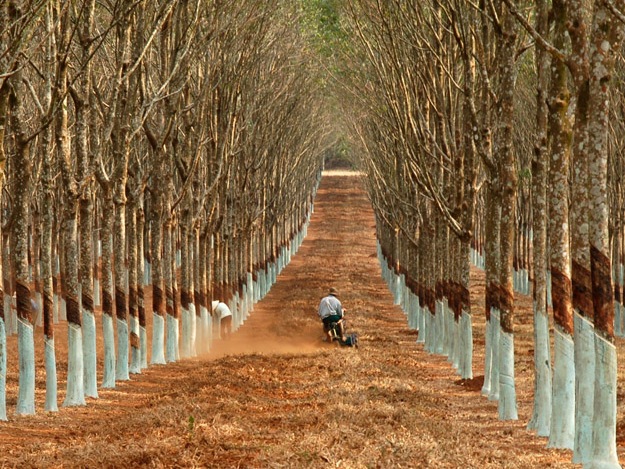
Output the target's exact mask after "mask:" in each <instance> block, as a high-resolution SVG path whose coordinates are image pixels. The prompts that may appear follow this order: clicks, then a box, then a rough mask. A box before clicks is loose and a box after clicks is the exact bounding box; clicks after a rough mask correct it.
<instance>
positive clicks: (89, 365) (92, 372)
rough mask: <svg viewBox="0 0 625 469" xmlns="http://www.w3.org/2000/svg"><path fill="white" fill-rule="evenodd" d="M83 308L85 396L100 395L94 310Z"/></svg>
mask: <svg viewBox="0 0 625 469" xmlns="http://www.w3.org/2000/svg"><path fill="white" fill-rule="evenodd" d="M81 309H82V330H83V343H82V346H83V360H84V370H85V371H84V386H85V396H87V397H94V398H97V397H98V374H97V357H96V325H95V316H94V314H93V313H92V312H90V311H88V310H86V309H84V308H81Z"/></svg>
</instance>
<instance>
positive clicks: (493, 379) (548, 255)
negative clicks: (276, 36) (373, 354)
mask: <svg viewBox="0 0 625 469" xmlns="http://www.w3.org/2000/svg"><path fill="white" fill-rule="evenodd" d="M335 4H336V6H337V7H338V3H337V2H335ZM342 7H343V8H342V10H341V11H342V12H343V17H342V19H343V23H342V26H343V28H344V31H345V34H344V36H343V40H344V41H345V46H344V47H343V48H342V50H343V51H345V60H346V63H347V64H349V65H350V66H351V67H346V68H344V69H341V70H340V72H339V73H337V76H339V78H340V80H339V81H340V84H341V85H342V87H341V90H342V92H343V94H342V96H343V100H342V103H343V104H344V106H345V112H344V113H343V114H344V115H349V116H355V117H356V118H354V119H349V120H346V121H345V123H344V124H345V128H346V132H347V133H348V134H349V135H351V138H352V143H353V145H354V146H355V147H356V148H358V151H359V152H362V154H363V155H365V156H364V158H362V164H363V167H364V169H365V170H366V173H367V184H368V189H369V193H370V197H371V200H372V202H373V205H374V209H375V213H376V219H377V234H378V239H379V243H380V255H381V259H383V262H384V263H385V264H386V263H388V266H387V267H388V269H385V271H386V272H388V273H389V274H388V275H389V279H390V281H392V282H393V285H394V287H393V288H394V291H395V292H396V298H397V301H398V302H401V303H402V304H403V305H404V308H406V309H407V310H409V311H413V310H414V311H418V317H416V319H414V320H412V323H413V325H414V326H415V327H419V336H420V340H424V341H425V343H426V348H427V349H428V350H430V351H431V352H433V353H441V354H446V355H449V356H450V357H451V358H452V361H453V363H454V365H455V366H456V367H457V370H458V373H459V374H460V376H461V377H462V378H465V379H467V378H471V377H472V358H471V355H472V344H473V338H472V335H473V334H472V327H471V317H472V315H473V314H474V313H475V311H473V310H472V307H471V303H470V295H469V288H470V285H469V272H470V258H471V256H470V251H471V247H474V248H477V249H479V250H480V251H481V254H483V256H484V265H485V269H486V279H487V287H486V311H485V314H486V319H487V326H488V327H487V335H486V338H485V339H486V347H487V354H486V361H485V383H484V389H483V393H484V394H486V395H488V396H489V397H490V398H491V399H496V400H498V405H499V417H500V418H501V419H516V418H517V405H516V392H515V384H514V332H515V317H514V285H515V283H514V277H515V274H514V271H515V267H516V268H517V269H518V270H521V271H528V270H529V271H530V272H531V276H532V280H533V289H532V294H533V297H534V305H535V323H534V326H535V339H536V346H535V348H534V350H535V352H534V353H535V366H536V375H535V376H536V381H535V405H534V413H533V416H532V419H531V422H530V423H529V428H531V429H533V430H536V432H537V433H538V434H539V435H543V436H549V446H550V447H559V448H570V449H573V451H574V453H573V460H574V461H575V462H581V463H584V464H585V465H587V466H588V467H619V464H618V458H617V455H616V435H615V433H616V371H617V366H616V363H617V362H616V348H615V346H614V337H615V336H614V317H615V306H614V305H615V295H614V292H615V291H616V292H617V295H616V301H617V303H616V304H617V307H620V301H621V296H620V295H619V294H618V292H619V282H621V284H622V281H621V280H620V278H619V276H620V275H621V274H620V272H621V270H622V269H621V267H620V263H621V262H622V245H623V226H624V225H623V221H624V217H623V200H624V197H623V196H624V195H625V194H624V193H623V190H624V188H623V184H622V177H623V171H622V170H623V162H624V161H625V160H624V156H623V152H622V130H621V127H622V125H623V119H622V117H623V116H622V113H623V103H625V101H624V100H623V94H622V92H621V89H620V88H621V86H622V82H623V80H620V79H618V78H620V77H621V76H622V70H623V65H624V62H623V61H622V60H620V55H619V48H620V41H621V40H622V34H623V24H624V23H623V22H624V20H625V3H623V2H622V1H607V0H596V1H593V0H575V1H562V0H553V1H552V2H547V1H543V0H537V1H535V2H525V1H522V0H493V1H487V0H478V1H475V2H465V1H460V0H428V1H423V2H404V1H401V0H389V1H377V0H346V1H345V2H342ZM615 78H617V79H615ZM530 244H531V249H530ZM515 255H516V259H515ZM530 255H531V262H528V261H529V260H530V259H529V256H530ZM613 267H614V271H613ZM613 274H615V275H613ZM613 277H614V278H615V280H617V281H616V282H615V283H614V284H613ZM548 282H549V286H550V293H551V302H552V305H553V323H554V337H552V338H551V337H550V335H549V322H550V321H549V317H548V316H547V314H548V301H547V291H548V288H547V287H548ZM521 284H523V282H521ZM617 309H620V308H617ZM411 314H412V313H411ZM551 340H553V342H554V357H553V363H552V358H551V353H550V343H551Z"/></svg>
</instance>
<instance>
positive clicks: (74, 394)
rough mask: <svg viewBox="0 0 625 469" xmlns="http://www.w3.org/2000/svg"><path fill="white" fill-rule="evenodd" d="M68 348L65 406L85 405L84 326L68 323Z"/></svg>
mask: <svg viewBox="0 0 625 469" xmlns="http://www.w3.org/2000/svg"><path fill="white" fill-rule="evenodd" d="M67 348H68V350H67V353H68V360H67V363H68V369H67V394H66V396H65V401H64V402H63V407H71V406H83V405H86V403H85V388H84V364H83V356H82V327H80V326H77V325H76V324H72V323H68V334H67Z"/></svg>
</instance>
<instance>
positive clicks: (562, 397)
mask: <svg viewBox="0 0 625 469" xmlns="http://www.w3.org/2000/svg"><path fill="white" fill-rule="evenodd" d="M565 11H566V6H565V4H564V2H561V1H559V0H558V1H554V2H553V13H554V16H555V31H554V45H555V46H556V47H557V48H558V49H559V50H564V47H565V37H566V33H567V32H566V29H565V21H566V15H565ZM567 74H568V70H567V69H566V66H565V64H564V63H563V62H562V61H560V60H558V61H556V62H555V63H554V64H553V65H552V76H551V90H550V95H549V101H548V102H549V108H550V124H549V126H550V132H551V157H550V167H549V238H550V240H549V243H550V252H551V259H550V271H551V294H552V301H553V315H554V334H555V338H554V350H555V352H554V371H553V405H554V408H553V412H552V414H551V434H550V435H549V447H552V448H567V449H573V445H574V436H575V387H574V383H575V367H574V356H573V353H574V351H573V348H574V346H573V309H572V287H571V268H570V248H569V199H568V197H569V194H568V192H569V182H568V174H569V161H570V151H571V128H570V123H569V119H568V116H567V112H568V108H569V99H570V96H569V90H568V80H567Z"/></svg>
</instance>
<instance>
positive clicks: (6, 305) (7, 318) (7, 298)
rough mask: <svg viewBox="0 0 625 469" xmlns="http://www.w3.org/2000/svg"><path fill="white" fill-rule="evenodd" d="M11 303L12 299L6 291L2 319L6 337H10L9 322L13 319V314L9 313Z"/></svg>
mask: <svg viewBox="0 0 625 469" xmlns="http://www.w3.org/2000/svg"><path fill="white" fill-rule="evenodd" d="M12 302H13V298H12V297H11V295H10V294H9V293H7V292H6V291H5V292H4V318H5V323H4V327H5V331H6V334H7V335H11V330H12V328H11V322H12V319H13V312H12V311H11V309H12V308H11V305H12Z"/></svg>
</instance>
